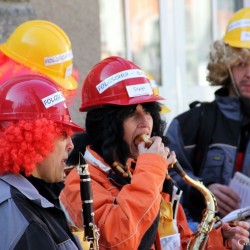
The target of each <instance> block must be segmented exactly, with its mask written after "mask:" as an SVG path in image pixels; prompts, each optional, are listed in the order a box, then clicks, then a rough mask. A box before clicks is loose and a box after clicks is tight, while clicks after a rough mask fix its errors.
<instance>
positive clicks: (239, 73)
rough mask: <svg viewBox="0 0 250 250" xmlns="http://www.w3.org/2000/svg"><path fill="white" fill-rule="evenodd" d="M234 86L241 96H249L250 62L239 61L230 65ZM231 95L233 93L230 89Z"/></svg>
mask: <svg viewBox="0 0 250 250" xmlns="http://www.w3.org/2000/svg"><path fill="white" fill-rule="evenodd" d="M232 73H233V76H234V80H235V84H236V87H237V88H238V90H239V92H240V94H241V96H242V97H245V98H250V63H240V64H238V65H236V66H234V67H232ZM230 93H231V95H234V94H233V93H232V91H231V92H230Z"/></svg>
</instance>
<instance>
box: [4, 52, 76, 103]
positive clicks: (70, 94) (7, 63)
mask: <svg viewBox="0 0 250 250" xmlns="http://www.w3.org/2000/svg"><path fill="white" fill-rule="evenodd" d="M0 65H1V67H0V84H2V83H4V82H5V81H6V80H8V79H9V78H11V77H14V76H20V75H27V74H32V75H43V74H41V73H39V72H37V71H36V70H35V69H34V68H28V67H26V66H24V65H22V64H20V63H18V62H16V61H14V60H12V59H11V58H9V57H8V56H6V55H5V54H3V52H2V51H0ZM72 77H73V78H74V79H75V80H76V81H78V79H79V73H78V71H77V70H76V69H73V72H72ZM58 87H59V89H60V91H61V92H62V93H63V95H64V96H65V98H66V100H67V103H68V104H69V102H70V100H71V99H73V98H74V97H75V96H76V93H77V90H67V89H64V88H62V87H61V86H59V85H58Z"/></svg>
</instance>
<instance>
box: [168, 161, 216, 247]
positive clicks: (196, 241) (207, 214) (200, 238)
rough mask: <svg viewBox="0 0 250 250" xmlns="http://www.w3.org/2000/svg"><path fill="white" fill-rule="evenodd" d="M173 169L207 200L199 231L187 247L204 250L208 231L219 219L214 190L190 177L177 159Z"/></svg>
mask: <svg viewBox="0 0 250 250" xmlns="http://www.w3.org/2000/svg"><path fill="white" fill-rule="evenodd" d="M173 169H174V170H175V171H176V172H177V173H178V174H179V175H180V176H181V177H182V179H183V180H184V181H185V182H187V183H188V184H189V185H191V186H192V187H194V188H196V189H197V190H198V191H200V192H201V193H202V195H203V196H204V199H205V202H206V209H205V211H204V212H203V217H202V220H201V223H200V224H199V226H198V229H197V231H196V232H195V233H194V235H193V236H192V238H191V240H190V241H189V244H188V247H187V249H190V250H203V249H205V246H206V243H207V240H208V237H209V235H208V233H209V232H210V231H211V230H212V229H213V226H214V223H215V222H216V221H218V220H219V218H218V217H215V213H216V212H217V202H216V199H215V197H214V195H213V194H212V192H210V190H208V189H207V188H206V187H205V186H204V185H203V184H202V182H200V181H199V180H194V179H192V178H191V177H189V176H188V175H187V174H186V172H185V171H184V170H183V168H182V167H181V165H180V164H179V162H178V161H177V160H176V162H175V163H174V164H173Z"/></svg>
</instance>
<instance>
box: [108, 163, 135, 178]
mask: <svg viewBox="0 0 250 250" xmlns="http://www.w3.org/2000/svg"><path fill="white" fill-rule="evenodd" d="M113 167H114V168H115V169H116V170H117V172H118V173H120V174H121V175H122V176H123V177H125V178H127V177H129V178H131V177H132V174H131V172H130V171H129V169H128V166H123V165H122V164H121V163H118V162H117V161H115V162H114V163H113Z"/></svg>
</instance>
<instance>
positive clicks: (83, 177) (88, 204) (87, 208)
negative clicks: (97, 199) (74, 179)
mask: <svg viewBox="0 0 250 250" xmlns="http://www.w3.org/2000/svg"><path fill="white" fill-rule="evenodd" d="M77 172H78V174H79V176H80V192H81V200H82V216H83V229H84V239H83V241H87V242H89V243H90V248H89V250H98V249H99V244H98V240H99V232H98V228H97V227H96V225H95V222H94V208H93V194H92V187H91V182H90V174H89V170H88V164H86V163H85V160H84V157H83V155H82V154H81V153H79V165H78V167H77Z"/></svg>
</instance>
